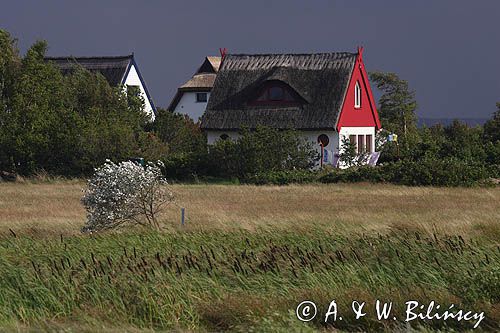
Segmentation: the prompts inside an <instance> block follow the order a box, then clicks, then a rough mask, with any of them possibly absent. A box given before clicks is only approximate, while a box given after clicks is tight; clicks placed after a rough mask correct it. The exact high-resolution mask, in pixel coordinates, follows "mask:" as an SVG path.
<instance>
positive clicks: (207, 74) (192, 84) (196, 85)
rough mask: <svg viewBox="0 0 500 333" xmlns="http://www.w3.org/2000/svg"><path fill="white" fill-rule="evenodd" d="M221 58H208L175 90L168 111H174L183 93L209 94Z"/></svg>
mask: <svg viewBox="0 0 500 333" xmlns="http://www.w3.org/2000/svg"><path fill="white" fill-rule="evenodd" d="M220 63H221V57H216V56H208V57H205V60H204V61H203V63H202V64H201V66H200V67H199V68H198V70H197V71H196V73H195V74H194V75H193V77H192V78H190V79H189V80H188V81H187V82H186V83H184V84H183V85H181V86H180V87H179V88H178V89H177V93H176V94H175V96H174V98H173V99H172V101H171V102H170V105H169V106H168V110H171V111H174V110H175V108H176V107H177V104H179V102H180V100H181V98H182V95H183V94H184V93H185V92H188V91H192V92H195V91H196V92H210V91H211V90H212V87H213V86H214V81H215V77H216V76H217V72H218V71H219V66H220Z"/></svg>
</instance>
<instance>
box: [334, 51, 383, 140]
mask: <svg viewBox="0 0 500 333" xmlns="http://www.w3.org/2000/svg"><path fill="white" fill-rule="evenodd" d="M356 84H358V85H359V87H360V88H361V89H360V92H361V100H360V102H361V103H360V105H359V107H355V95H356V92H355V90H356ZM342 127H376V128H377V129H380V128H381V125H380V120H379V117H378V113H377V106H376V104H375V101H374V99H373V93H372V90H371V88H370V82H369V80H368V74H367V73H366V70H365V66H364V64H363V48H362V47H361V48H358V58H357V59H356V63H355V64H354V69H353V72H352V75H351V79H350V80H349V86H348V88H347V92H346V96H345V98H344V103H343V105H342V110H341V112H340V115H339V118H338V121H337V131H340V129H341V128H342Z"/></svg>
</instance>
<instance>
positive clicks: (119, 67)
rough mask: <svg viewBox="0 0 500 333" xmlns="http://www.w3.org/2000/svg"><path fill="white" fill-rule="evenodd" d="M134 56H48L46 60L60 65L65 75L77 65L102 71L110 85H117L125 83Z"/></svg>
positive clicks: (94, 70)
mask: <svg viewBox="0 0 500 333" xmlns="http://www.w3.org/2000/svg"><path fill="white" fill-rule="evenodd" d="M133 58H134V56H133V55H132V54H131V55H127V56H117V57H72V56H69V57H46V58H45V60H47V61H50V62H52V63H54V64H55V65H56V66H57V67H59V69H60V70H61V72H62V73H63V75H66V74H68V73H71V72H73V71H74V70H75V68H76V67H77V66H82V67H83V68H85V69H87V70H89V71H90V72H93V73H101V74H102V75H103V76H104V77H105V78H106V80H107V81H108V82H109V85H110V86H113V87H115V86H117V85H119V84H121V83H123V80H124V79H125V74H126V73H127V70H128V68H129V66H130V64H131V62H132V61H133Z"/></svg>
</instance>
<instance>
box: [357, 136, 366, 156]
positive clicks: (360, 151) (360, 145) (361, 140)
mask: <svg viewBox="0 0 500 333" xmlns="http://www.w3.org/2000/svg"><path fill="white" fill-rule="evenodd" d="M364 152H365V136H364V135H358V154H363V153H364Z"/></svg>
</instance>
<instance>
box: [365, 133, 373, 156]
mask: <svg viewBox="0 0 500 333" xmlns="http://www.w3.org/2000/svg"><path fill="white" fill-rule="evenodd" d="M366 152H367V153H371V152H372V135H371V134H368V135H366Z"/></svg>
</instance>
